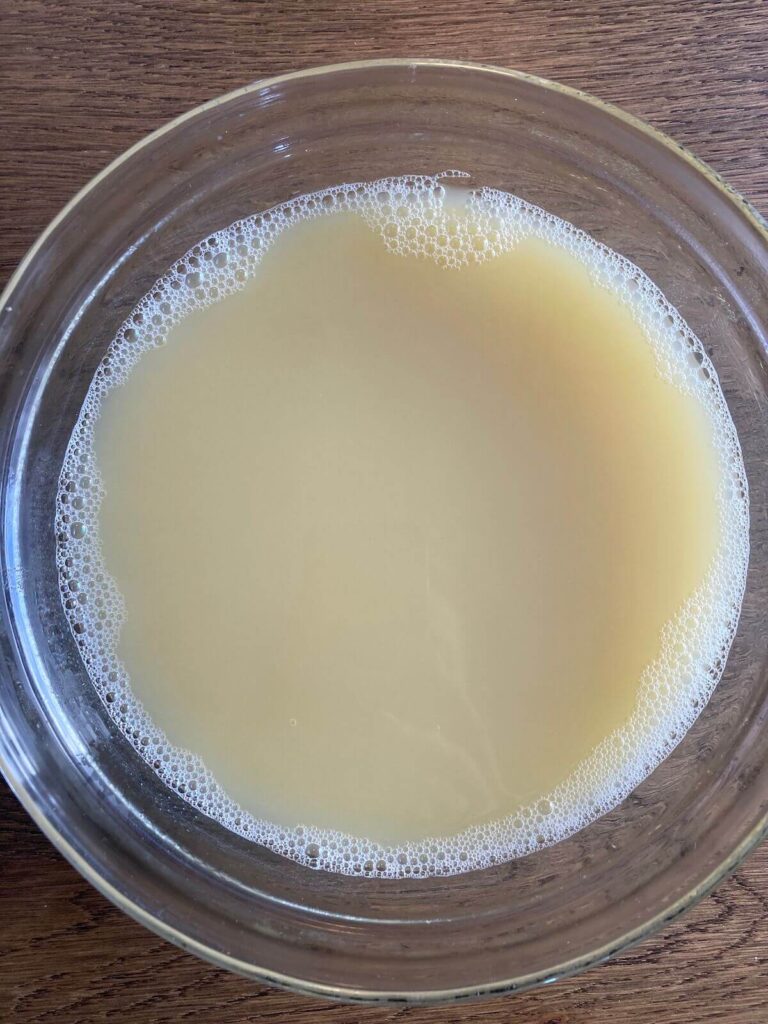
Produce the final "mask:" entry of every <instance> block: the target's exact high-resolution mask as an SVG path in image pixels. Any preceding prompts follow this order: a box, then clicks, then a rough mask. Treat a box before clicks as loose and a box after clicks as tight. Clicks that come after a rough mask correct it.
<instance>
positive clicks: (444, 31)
mask: <svg viewBox="0 0 768 1024" xmlns="http://www.w3.org/2000/svg"><path fill="white" fill-rule="evenodd" d="M0 40H2V48H1V49H2V53H1V55H0V238H2V247H0V281H4V280H5V278H6V277H7V276H8V274H9V273H10V272H11V270H12V269H13V267H14V266H15V264H16V263H17V262H18V260H19V259H20V258H21V256H22V255H23V253H24V251H25V250H26V248H27V247H28V246H29V244H30V243H31V242H32V241H33V239H34V237H35V236H36V234H37V233H38V232H39V231H40V230H41V229H42V228H43V227H44V226H45V224H46V223H47V222H48V220H50V218H51V217H52V216H53V215H54V214H55V213H56V211H57V210H58V209H59V208H60V207H61V206H62V204H63V203H64V202H65V201H66V200H67V199H68V198H69V197H70V196H71V195H72V193H73V192H74V191H75V190H76V189H77V188H79V187H80V186H81V185H82V184H84V183H85V182H86V181H87V180H88V179H89V178H90V177H91V176H92V175H93V174H94V173H95V172H96V171H98V170H99V169H100V168H101V167H103V166H104V164H106V163H107V162H108V161H109V160H110V159H112V158H113V157H114V156H116V155H117V154H118V153H120V152H121V151H122V150H124V149H125V148H126V147H127V146H129V145H130V144H131V143H133V142H134V141H136V140H137V139H139V138H140V137H141V136H142V135H144V134H145V133H146V132H148V131H150V130H151V129H153V128H156V127H158V126H159V125H161V124H162V123H163V122H164V121H166V120H168V119H169V118H170V117H173V116H174V115H176V114H178V113H180V112H182V111H184V110H186V109H188V108H189V107H192V106H194V105H196V104H198V103H200V102H202V101H204V100H206V99H209V98H211V97H213V96H215V95H217V94H219V93H221V92H225V91H227V90H229V89H232V88H235V87H237V86H240V85H243V84H244V83H246V82H248V81H251V80H253V79H255V78H259V77H261V76H263V75H267V74H273V73H275V72H280V71H286V70H290V69H293V68H300V67H309V66H311V65H315V64H323V63H329V62H333V61H341V60H350V59H362V58H370V57H384V56H425V57H438V56H440V57H450V58H466V59H474V60H479V61H485V62H489V63H495V64H503V65H508V66H512V67H517V68H520V69H522V70H525V71H530V72H534V73H536V74H541V75H545V76H548V77H551V78H555V79H558V80H560V81H561V82H565V83H567V84H570V85H574V86H577V87H579V88H582V89H585V90H587V91H589V92H593V93H596V94H597V95H599V96H601V97H602V98H604V99H607V100H612V101H613V102H615V103H619V104H621V105H622V106H624V107H625V108H626V109H628V110H630V111H632V112H633V113H635V114H638V115H639V116H641V117H644V118H645V119H647V120H648V121H650V122H651V123H652V124H654V125H656V126H657V127H659V128H662V129H663V130H665V131H668V132H669V133H670V134H672V135H673V136H675V138H676V139H678V140H679V141H680V142H683V143H685V144H686V145H688V146H689V147H690V148H691V149H692V150H693V151H694V152H695V153H696V154H698V155H699V156H700V157H702V158H703V159H704V160H706V161H708V162H709V163H711V164H712V165H713V166H714V167H715V168H716V169H717V170H718V171H720V172H721V173H722V174H723V175H724V176H725V177H726V178H727V179H728V180H729V181H730V182H731V184H733V185H734V186H735V187H736V188H738V189H739V190H740V191H742V192H743V193H744V194H745V195H746V196H747V197H748V198H749V199H751V200H752V202H753V203H754V205H755V206H756V207H757V208H758V209H759V210H761V212H762V213H763V214H768V137H767V136H766V124H768V4H766V3H765V0H719V2H718V0H695V2H690V0H689V2H686V0H675V2H672V3H669V2H664V0H661V2H660V0H638V2H630V0H615V2H609V0H601V2H568V0H562V2H547V0H530V2H524V0H518V2H501V0H452V2H446V0H422V2H420V3H412V2H406V0H367V2H366V0H363V2H351V0H349V2H331V0H327V2H326V0H272V2H270V0H251V2H247V0H152V2H149V0H147V2H143V0H134V2H117V0H100V2H97V0H92V2H88V3H81V2H75V0H62V2H57V0H0ZM0 814H1V815H2V817H1V819H0V1020H2V1021H9V1022H14V1024H44V1022H45V1024H48V1022H55V1024H97V1022H100V1021H120V1022H122V1021H126V1022H128V1021H130V1022H131V1024H171V1022H173V1024H176V1022H182V1021H187V1020H189V1021H195V1022H200V1024H240V1022H251V1021H254V1022H255V1021H267V1020H269V1021H273V1022H275V1024H284V1022H285V1024H287V1022H288V1021H291V1022H297V1021H302V1020H304V1021H313V1022H314V1021H324V1022H327V1024H332V1022H336V1024H352V1022H360V1024H365V1022H368V1021H370V1022H379V1024H385V1022H390V1021H396V1020H406V1019H407V1020H408V1021H409V1022H411V1024H427V1022H437V1021H440V1022H459V1021H461V1022H465V1024H468V1022H470V1021H472V1022H481V1021H485V1022H489V1024H491V1022H496V1024H501V1022H513V1021H514V1022H526V1024H609V1022H610V1024H614V1022H616V1021H617V1020H621V1021H622V1022H623V1024H650V1022H653V1024H673V1022H674V1024H702V1022H705V1021H721V1022H728V1024H761V1022H764V1021H768V846H764V847H763V848H762V849H761V850H759V851H758V852H757V853H755V854H754V855H753V856H752V858H751V859H750V860H749V861H748V862H747V863H746V864H745V865H743V867H742V868H741V869H740V870H739V871H738V872H737V874H736V875H734V876H733V877H732V878H731V879H730V880H728V881H727V882H725V883H723V884H722V885H721V886H720V887H719V889H718V890H717V891H716V892H715V893H714V894H713V895H712V896H710V897H709V898H708V899H706V900H705V901H704V902H702V903H701V904H700V905H699V906H698V907H696V908H695V909H694V910H692V911H691V912H689V913H688V914H687V915H686V916H684V917H683V918H682V919H681V920H680V921H678V922H677V923H676V924H675V925H673V926H672V927H670V928H669V929H668V930H667V931H666V932H665V933H664V934H663V935H661V936H658V937H655V938H653V939H651V940H648V941H646V942H645V943H644V944H643V945H642V946H640V947H638V948H637V949H636V950H634V951H632V952H630V953H628V954H626V955H624V956H622V957H620V958H618V959H617V960H615V961H614V962H612V963H610V964H607V965H604V966H601V967H599V968H596V969H594V970H592V971H591V972H588V973H587V974H586V975H583V976H581V977H579V978H576V979H571V980H568V981H564V982H561V983H558V984H557V985H554V986H552V987H550V988H547V989H544V990H541V991H537V992H534V993H529V994H524V995H521V996H516V997H512V998H506V999H501V1000H497V1001H495V1002H486V1003H478V1004H472V1005H464V1006H460V1007H452V1008H437V1009H429V1010H417V1009H409V1008H403V1009H370V1010H368V1009H361V1008H359V1007H345V1006H333V1005H329V1004H323V1003H320V1002H317V1001H314V1000H308V999H305V998H303V997H298V996H293V995H290V994H287V993H281V992H276V991H274V990H270V989H266V988H259V987H257V986H254V985H252V984H250V983H249V982H246V981H243V980H242V979H239V978H235V977H233V976H230V975H227V974H225V973H223V972H221V971H217V970H215V969H213V968H211V967H208V966H207V965H205V964H202V963H200V962H198V961H197V960H195V959H194V958H192V957H191V956H189V955H187V954H185V953H182V952H180V951H178V950H177V949H175V948H174V947H172V946H170V945H168V944H166V943H164V942H162V941H161V940H160V939H157V938H155V937H154V936H153V935H151V934H150V933H148V932H145V931H144V930H143V929H141V928H140V927H139V926H138V925H136V924H134V923H133V922H132V921H130V920H128V919H127V918H126V917H124V916H123V915H122V914H120V913H119V912H118V911H117V910H115V909H114V908H113V907H112V906H111V905H110V904H108V903H107V902H106V901H105V900H104V899H103V898H102V897H101V896H99V895H98V894H97V893H96V892H95V891H93V890H92V889H91V888H90V887H89V886H88V885H87V884H86V883H85V882H84V881H82V880H81V879H80V878H79V876H78V875H77V874H76V873H75V872H74V871H73V870H72V869H71V868H70V867H69V866H68V865H67V864H66V863H65V862H64V861H63V860H62V859H61V857H60V856H59V855H58V854H57V853H56V852H55V851H54V850H53V848H52V847H50V846H49V845H48V843H47V842H46V841H45V840H44V839H43V838H42V836H41V835H40V834H39V833H38V832H37V830H36V829H35V827H34V826H33V825H32V823H31V822H30V821H29V819H28V818H27V816H26V815H25V814H24V812H23V811H22V810H21V809H20V808H19V806H18V804H16V802H15V800H14V799H13V797H12V796H11V795H10V793H9V792H8V791H7V790H6V789H4V788H3V789H2V790H1V791H0Z"/></svg>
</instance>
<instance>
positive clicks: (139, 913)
mask: <svg viewBox="0 0 768 1024" xmlns="http://www.w3.org/2000/svg"><path fill="white" fill-rule="evenodd" d="M420 67H433V68H434V67H439V68H443V69H446V70H449V71H456V72H458V73H463V72H472V73H475V74H483V75H489V76H497V77H499V78H500V79H505V78H506V79H512V80H517V81H524V82H527V83H529V84H531V85H534V86H537V87H539V88H541V89H544V90H547V91H549V92H554V93H560V94H562V95H565V96H568V97H570V98H573V99H577V100H580V101H582V102H583V103H585V104H587V105H589V106H591V107H592V108H594V109H596V110H598V111H599V112H601V113H603V114H605V115H607V116H608V117H609V118H614V119H617V120H619V121H622V122H624V123H625V124H626V125H628V126H629V127H631V128H633V129H634V130H635V131H638V132H640V133H642V134H644V135H646V136H648V137H650V138H652V139H653V140H655V142H656V143H658V144H661V145H662V146H663V147H665V148H666V149H667V150H669V151H671V152H672V153H673V154H674V155H675V156H677V157H678V158H679V159H682V160H683V161H685V162H686V163H688V164H689V165H691V167H692V168H694V169H695V170H696V171H697V172H698V173H699V174H700V175H702V176H703V177H704V178H706V179H707V180H708V182H709V183H710V184H711V185H713V186H714V187H715V188H717V189H718V191H719V192H720V193H721V194H722V195H723V196H724V197H725V198H726V199H727V200H728V201H729V202H730V203H731V204H732V205H733V206H735V207H736V208H737V210H738V212H739V214H740V215H741V216H742V217H743V218H744V219H745V220H746V221H747V222H749V224H750V226H751V227H752V229H753V230H754V231H755V232H756V233H757V235H758V236H759V237H760V238H761V240H762V242H763V244H764V245H765V246H766V247H767V248H768V222H767V221H766V220H765V219H764V218H763V217H762V216H761V215H760V214H759V213H758V211H757V210H755V209H754V207H753V206H752V205H751V204H750V203H749V202H748V200H746V199H745V198H744V197H743V196H742V195H741V194H740V193H739V192H737V191H736V190H735V189H734V188H732V187H731V186H730V185H729V184H728V183H727V182H726V181H724V180H723V178H722V177H721V176H720V175H719V174H718V173H717V172H716V171H714V170H713V169H712V168H711V167H709V166H708V165H707V164H706V163H704V162H703V161H702V160H700V159H699V158H698V157H696V156H694V155H693V154H692V153H691V152H690V151H689V150H687V149H686V148H685V147H684V146H682V145H680V144H679V143H677V142H675V141H674V140H673V139H672V138H670V137H669V136H668V135H666V134H664V133H663V132H660V131H658V130H657V129H655V128H653V127H651V126H650V125H648V124H647V123H646V122H644V121H643V120H641V119H640V118H638V117H635V116H634V115H632V114H629V113H627V112H626V111H624V110H622V109H621V108H620V107H618V106H616V105H615V104H612V103H608V102H606V101H604V100H601V99H598V98H597V97H595V96H592V95H591V94H589V93H586V92H583V91H581V90H579V89H575V88H573V87H571V86H565V85H561V84H560V83H558V82H554V81H551V80H550V79H547V78H542V77H540V76H537V75H532V74H528V73H526V72H523V71H517V70H514V69H511V68H504V67H499V66H496V65H492V64H481V63H476V62H473V61H459V60H442V59H410V58H389V59H382V60H362V61H346V62H342V63H336V64H328V65H322V66H317V67H312V68H307V69H303V70H301V71H292V72H287V73H285V74H281V75H274V76H269V77H266V78H261V79H257V80H256V81H254V82H252V83H250V84H249V85H246V86H243V87H241V88H239V89H235V90H232V91H230V92H228V93H224V94H223V95H221V96H217V97H215V98H214V99H212V100H209V101H208V102H206V103H203V104H200V105H198V106H196V107H194V108H192V109H191V110H189V111H187V112H185V113H184V114H181V115H180V116H179V117H176V118H174V119H173V120H171V121H168V122H167V123H166V124H164V125H162V126H161V127H160V128H158V129H157V130H155V131H154V132H151V133H150V134H148V135H146V136H144V137H143V138H142V139H140V140H139V141H138V142H136V143H135V144H134V145H133V146H131V147H130V148H129V149H127V150H125V151H124V152H123V153H122V154H121V155H120V156H118V157H117V158H116V159H115V160H113V161H112V162H111V163H109V164H108V165H107V166H106V167H105V168H104V169H103V170H102V171H100V172H99V173H98V174H97V175H95V176H94V177H93V178H92V179H91V180H90V181H89V182H88V183H87V184H86V185H85V186H84V187H83V188H82V189H80V191H79V192H77V193H76V195H75V196H74V197H73V198H72V199H71V200H70V201H69V202H68V203H67V204H66V205H65V206H64V207H63V209H62V210H61V211H60V212H59V213H58V214H57V215H56V216H55V217H54V218H53V220H52V221H51V222H50V223H49V224H48V226H47V227H46V228H45V230H44V231H43V232H42V233H41V234H40V235H39V237H38V238H37V239H36V241H35V242H34V243H33V245H32V246H31V247H30V249H29V251H28V252H27V254H26V255H25V256H24V258H23V259H22V260H21V262H20V263H19V265H18V267H17V268H16V270H15V271H14V273H13V274H12V275H11V277H10V279H9V281H8V283H7V285H6V287H5V289H4V290H3V292H2V294H0V309H2V308H5V307H6V306H9V305H12V302H13V295H14V291H15V288H16V286H17V284H18V283H19V282H20V281H21V280H22V278H23V276H24V274H25V273H26V271H27V269H28V268H29V266H30V265H31V264H32V263H33V261H34V259H35V257H36V255H37V252H38V250H39V249H41V248H42V247H43V245H44V243H45V242H46V240H47V239H48V237H49V236H50V235H51V234H52V233H53V231H54V230H55V229H56V227H57V225H58V224H59V223H61V222H62V221H63V220H65V219H66V218H67V217H68V216H69V214H70V213H71V212H72V211H73V210H74V209H75V208H76V207H77V206H78V205H79V204H80V203H81V201H82V200H83V199H84V198H85V197H86V196H87V195H88V194H89V193H90V192H91V191H92V190H93V189H94V188H95V187H96V186H97V185H98V184H99V183H100V182H101V181H102V180H103V179H104V178H106V177H107V176H109V175H110V174H112V173H113V172H114V171H115V170H116V169H117V168H118V167H120V166H121V165H122V164H123V163H124V162H125V161H127V160H129V159H130V158H131V157H132V156H133V155H134V154H136V153H138V152H139V151H140V150H142V149H143V148H144V147H145V146H147V145H149V144H150V143H152V142H154V141H155V140H157V139H159V138H161V137H162V136H164V135H167V134H169V133H170V132H172V131H173V130H174V129H176V128H177V127H179V126H181V125H183V124H184V123H185V122H186V121H189V120H192V119H193V118H195V117H197V116H198V115H199V114H201V113H203V112H205V111H208V110H212V109H214V108H215V107H217V106H220V105H222V104H224V103H227V102H229V101H230V100H232V99H234V98H235V97H239V96H246V95H248V94H249V93H254V92H259V91H260V90H263V89H265V88H266V89H269V88H274V87H276V86H280V85H281V84H284V83H286V82H290V81H294V80H296V79H301V78H315V79H317V80H318V81H321V80H326V79H328V78H330V77H332V76H334V75H336V74H338V73H340V72H346V71H367V70H370V71H376V70H379V69H385V68H412V69H414V70H418V68H420ZM0 772H2V774H3V776H4V777H5V779H6V781H7V783H8V785H9V786H10V788H11V790H12V792H13V793H14V794H15V796H16V797H17V799H18V800H19V802H20V803H21V804H22V806H23V807H24V809H25V810H26V811H27V813H28V814H29V815H30V817H31V818H32V820H33V821H34V822H35V824H36V825H37V826H38V828H39V829H40V830H41V832H42V833H43V834H44V835H45V836H46V837H47V839H49V840H50V841H51V843H52V844H53V845H54V846H55V847H56V849H58V851H59V852H60V853H61V854H62V855H63V856H64V857H65V858H66V859H67V860H68V861H69V862H70V863H71V864H72V866H73V867H74V868H75V869H76V870H77V871H78V872H79V873H80V874H81V875H82V876H83V877H84V878H85V879H86V881H88V882H89V883H90V884H91V885H93V886H94V888H95V889H97V890H98V891H99V892H100V893H102V895H104V896H105V897H106V898H107V899H109V900H110V901H111V902H112V903H113V904H114V905H115V906H117V907H118V908H119V909H120V910H122V911H124V912H125V913H126V914H128V915H129V916H130V917H132V918H133V919H134V920H136V921H138V922H139V923H140V924H142V925H144V926H145V927H146V928H148V929H150V930H151V931H153V932H155V933H156V934H157V935H159V936H160V937H161V938H164V939H166V940H168V941H169V942H172V943H174V944H175V945H176V946H178V947H180V948H181V949H184V950H187V951H189V952H191V953H194V954H195V955H196V956H198V957H200V958H202V959H203V960H206V961H208V962H209V963H212V964H214V965H215V966H217V967H221V968H224V969H226V970H229V971H232V972H234V973H236V974H240V975H242V976H244V977H247V978H250V979H252V980H255V981H259V982H263V983H265V984H271V985H276V986H279V987H280V988H285V989H289V990H292V991H295V992H300V993H302V994H306V995H314V996H322V997H324V998H326V999H335V1000H342V1001H345V1002H365V1003H376V1002H378V1003H386V1002H397V1003H403V1002H408V1003H412V1004H418V1003H421V1004H431V1003H445V1002H451V1001H454V1000H465V999H467V998H472V997H474V998H478V997H484V996H491V995H495V994H502V993H505V992H521V991H524V990H526V989H529V988H533V987H536V986H538V985H541V984H544V983H549V982H552V981H556V980H558V979H560V978H564V977H568V976H569V975H573V974H577V973H579V972H581V971H583V970H586V969H587V968H589V967H591V966H594V965H595V964H598V963H600V962H601V961H603V960H606V959H608V958H610V957H613V956H615V955H616V954H618V953H620V952H622V951H623V950H625V949H627V948H628V947H629V946H631V945H634V944H635V943H637V942H640V941H642V940H643V939H645V938H646V937H648V936H649V935H651V934H652V933H653V932H655V931H657V930H658V929H660V928H662V927H663V926H664V925H666V924H668V923H669V922H671V921H672V920H674V919H675V918H676V917H678V916H679V915H680V914H681V913H683V912H684V911H685V910H687V909H688V908H689V907H691V906H692V905H693V904H695V903H697V902H698V901H699V900H700V899H702V898H703V897H704V896H706V895H707V894H708V893H709V892H710V891H711V890H712V889H713V888H714V887H715V886H716V885H718V883H719V882H721V881H722V880H723V879H724V878H725V877H726V876H727V875H728V874H730V873H731V872H732V871H733V870H735V869H736V868H737V867H738V865H739V864H740V863H741V862H742V861H743V859H744V858H745V857H746V856H747V855H748V854H749V853H750V852H751V851H752V850H753V849H754V848H755V847H756V846H757V845H758V843H759V842H760V841H761V840H762V839H763V838H764V837H765V836H766V835H767V834H768V814H766V815H764V816H763V817H762V818H760V819H759V820H758V822H757V824H756V825H755V826H754V827H753V828H752V829H751V830H750V831H749V832H748V833H747V835H746V836H744V837H743V839H742V840H741V841H740V842H739V843H738V844H737V845H736V846H735V847H734V849H733V850H732V851H731V853H730V854H729V855H728V856H727V857H726V858H724V859H723V861H722V862H721V863H720V864H719V865H718V866H717V868H715V870H713V871H712V872H710V874H709V875H707V876H706V877H705V878H704V879H703V880H702V881H701V882H700V883H699V884H698V885H696V886H694V887H693V888H692V889H690V890H689V891H688V892H687V893H685V895H683V896H681V897H680V898H679V899H677V900H676V901H674V902H673V903H671V904H669V905H668V906H667V907H665V908H664V909H663V910H661V911H659V912H658V913H657V914H655V915H654V916H652V917H651V918H649V919H648V920H647V921H646V922H645V923H644V924H642V925H640V926H638V927H636V928H634V929H632V930H630V931H628V932H626V933H625V934H624V935H622V936H621V938H619V939H617V940H614V941H611V942H610V943H608V944H606V945H604V946H600V947H598V948H595V949H593V950H590V951H589V952H588V953H584V954H581V955H579V956H577V957H574V958H572V959H569V960H566V961H564V962H562V963H561V964H558V965H557V966H555V967H553V968H551V969H549V970H547V971H546V972H539V973H535V974H527V975H523V976H518V977H512V978H506V979H501V980H499V981H498V982H494V983H492V984H486V985H482V986H472V987H461V988H452V989H442V990H425V991H422V992H414V991H409V992H395V991H389V990H388V991H376V990H373V989H349V988H342V987H339V986H334V985H324V984H321V983H317V982H310V981H306V980H304V979H302V978H299V977H294V976H291V975H287V974H280V973H278V972H275V971H271V970H266V969H263V968H259V967H258V966H257V965H254V964H251V963H248V962H246V961H242V960H239V959H236V958H233V957H229V956H227V955H225V954H223V953H221V952H219V951H218V950H215V949H212V948H210V947H208V946H206V945H205V944H204V943H201V942H198V941H196V940H194V939H192V938H190V937H189V936H187V935H185V934H184V933H183V932H182V931H179V930H177V929H175V928H172V927H170V926H169V925H168V924H167V923H165V922H163V921H162V920H160V919H159V918H158V917H156V916H154V915H153V914H150V913H148V912H147V911H146V910H144V909H143V908H142V907H140V906H138V905H137V904H136V903H134V902H133V901H132V900H131V899H130V898H129V897H127V896H126V895H125V894H124V893H122V892H121V891H120V890H119V889H117V888H115V887H114V886H113V885H111V884H110V883H109V882H108V881H107V880H106V879H105V878H103V877H102V876H101V875H100V874H99V873H98V872H97V871H95V870H94V868H93V867H92V866H91V864H90V863H89V862H88V861H86V860H85V859H84V858H83V857H81V856H80V855H79V854H78V853H77V851H76V850H75V849H74V848H73V847H72V846H71V845H70V843H69V842H68V841H67V839H66V838H65V836H63V835H62V834H61V833H60V832H59V831H58V829H57V828H56V827H55V826H54V825H53V824H52V823H51V821H50V820H49V819H48V818H47V817H46V815H45V813H44V811H43V810H42V809H41V807H40V806H38V804H37V802H36V801H35V798H34V797H33V795H32V794H31V793H30V792H29V791H28V790H27V788H26V787H25V786H24V784H23V781H22V778H21V776H20V774H19V773H18V772H17V771H16V770H15V765H14V756H13V748H12V745H11V744H10V743H8V741H7V737H5V736H4V735H3V734H2V732H0Z"/></svg>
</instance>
